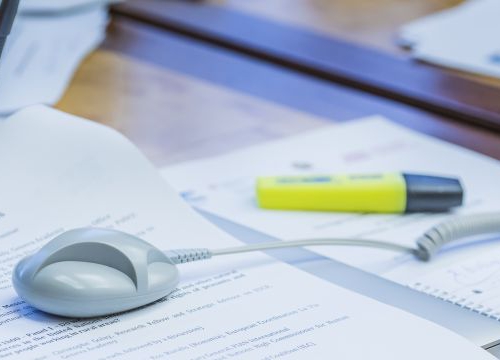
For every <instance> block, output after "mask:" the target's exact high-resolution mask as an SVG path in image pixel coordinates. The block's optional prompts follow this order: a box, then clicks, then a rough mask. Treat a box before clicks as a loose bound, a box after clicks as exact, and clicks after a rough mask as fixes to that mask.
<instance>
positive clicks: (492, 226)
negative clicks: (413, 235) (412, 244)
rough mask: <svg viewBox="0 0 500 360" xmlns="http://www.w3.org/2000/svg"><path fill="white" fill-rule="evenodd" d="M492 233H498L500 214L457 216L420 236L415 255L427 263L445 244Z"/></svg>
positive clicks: (499, 231)
mask: <svg viewBox="0 0 500 360" xmlns="http://www.w3.org/2000/svg"><path fill="white" fill-rule="evenodd" d="M493 233H500V212H494V213H484V214H475V215H463V216H457V217H454V218H452V219H449V220H446V221H443V222H442V223H440V224H438V225H436V226H434V227H433V228H431V229H429V230H428V231H426V232H425V233H424V234H423V235H422V236H420V238H418V239H417V246H418V249H417V252H416V255H417V257H418V258H419V259H421V260H425V261H429V260H430V259H431V258H432V257H433V256H434V255H435V254H436V253H437V252H438V251H439V250H440V249H441V248H442V247H443V246H444V245H446V244H447V243H450V242H452V241H456V240H460V239H464V238H467V237H471V236H475V235H482V234H493Z"/></svg>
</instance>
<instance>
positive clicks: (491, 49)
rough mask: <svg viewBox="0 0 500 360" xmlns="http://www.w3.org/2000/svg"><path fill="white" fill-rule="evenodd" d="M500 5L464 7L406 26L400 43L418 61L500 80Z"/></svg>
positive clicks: (477, 1)
mask: <svg viewBox="0 0 500 360" xmlns="http://www.w3.org/2000/svg"><path fill="white" fill-rule="evenodd" d="M499 15H500V1H498V0H469V1H467V2H465V3H464V4H462V5H460V6H457V7H455V8H452V9H450V10H446V11H443V12H440V13H437V14H433V15H431V16H428V17H425V18H423V19H419V20H416V21H414V22H412V23H410V24H407V25H405V26H404V27H403V28H402V29H401V32H400V43H401V44H402V45H403V46H407V47H410V48H411V49H412V51H413V55H414V57H415V58H416V59H419V60H423V61H426V62H431V63H435V64H438V65H441V66H446V67H451V68H456V69H459V70H463V71H469V72H473V73H478V74H483V75H488V76H495V77H500V41H499V38H498V35H499V34H500V21H498V18H499Z"/></svg>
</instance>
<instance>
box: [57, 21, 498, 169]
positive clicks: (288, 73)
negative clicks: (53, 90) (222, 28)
mask: <svg viewBox="0 0 500 360" xmlns="http://www.w3.org/2000/svg"><path fill="white" fill-rule="evenodd" d="M57 107H58V108H59V109H62V110H64V111H67V112H69V113H73V114H76V115H80V116H83V117H86V118H90V119H94V120H96V121H99V122H101V123H104V124H108V125H110V126H112V127H114V128H116V129H118V130H119V131H121V132H123V133H124V134H125V135H126V136H128V137H129V138H130V139H131V140H132V141H133V142H134V143H136V144H137V145H138V146H139V147H140V148H141V149H142V150H143V151H144V152H145V153H146V155H147V156H148V157H149V158H150V159H151V160H152V161H153V162H154V163H155V164H157V165H165V164H170V163H173V162H178V161H183V160H187V159H193V158H199V157H203V156H207V155H214V154H220V153H224V152H227V151H230V150H232V149H236V148H241V147H244V146H248V145H250V144H255V143H259V142H263V141H266V140H270V139H275V138H279V137H282V136H288V135H290V134H294V133H299V132H302V131H305V130H307V129H310V128H315V127H318V126H325V125H329V124H332V123H335V122H338V121H346V120H350V119H353V118H357V117H362V116H369V115H373V114H381V115H385V116H387V117H388V118H390V119H391V120H393V121H395V122H398V123H401V124H404V125H406V126H408V127H410V128H414V129H417V130H419V131H422V132H424V133H427V134H430V135H433V136H436V137H439V138H442V139H445V140H448V141H451V142H454V143H457V144H460V145H463V146H466V147H469V148H471V149H474V150H477V151H479V152H482V153H484V154H487V155H490V156H493V157H496V158H500V135H499V134H497V133H495V132H492V131H489V130H487V129H485V128H482V127H478V126H474V125H469V124H466V123H463V122H459V121H457V120H456V119H454V118H451V117H445V116H440V115H436V114H435V113H432V112H428V111H425V110H421V109H417V108H415V107H412V106H408V105H405V104H402V103H399V102H396V101H394V100H391V99H384V98H381V97H379V96H376V95H372V94H368V93H366V92H363V91H359V90H355V89H352V88H350V87H346V86H343V85H338V84H332V83H330V82H328V81H322V80H318V79H316V78H314V77H311V76H307V75H304V74H302V73H298V72H296V71H293V70H290V69H286V68H282V67H277V66H275V65H273V64H269V63H266V62H260V61H255V59H252V58H249V57H247V56H243V55H241V54H237V53H235V52H232V51H229V50H224V49H220V48H218V47H216V46H213V45H210V44H207V43H205V42H202V41H196V40H191V39H188V38H186V37H183V36H181V35H176V34H173V33H169V32H165V31H163V30H162V29H159V28H157V27H154V26H151V25H148V24H145V23H141V22H137V21H134V20H130V19H128V18H125V17H120V16H115V19H114V21H113V22H112V24H111V26H110V29H109V33H108V37H107V40H106V41H105V43H104V44H103V45H102V46H101V48H100V49H99V50H98V51H97V52H95V53H94V54H92V55H91V56H90V57H88V58H87V59H86V61H85V62H84V63H83V65H82V66H81V67H80V69H79V70H78V72H77V74H76V76H75V78H74V81H73V82H72V84H71V86H70V88H69V89H68V91H67V93H66V94H65V96H64V98H63V99H62V100H61V102H60V103H59V104H58V106H57Z"/></svg>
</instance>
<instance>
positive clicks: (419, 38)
mask: <svg viewBox="0 0 500 360" xmlns="http://www.w3.org/2000/svg"><path fill="white" fill-rule="evenodd" d="M497 6H498V0H469V1H464V2H462V3H461V4H459V5H456V6H454V7H451V8H448V9H446V10H442V11H439V12H436V13H433V14H430V15H428V16H425V17H423V18H419V19H416V20H414V21H412V22H410V23H408V24H405V25H404V26H403V27H402V28H401V29H400V31H399V34H398V41H399V42H400V44H401V45H403V46H409V47H412V46H416V45H418V44H419V43H421V42H424V41H427V40H432V38H433V37H434V36H436V34H438V35H439V33H440V32H443V31H446V32H447V31H449V30H451V29H452V28H454V27H456V26H460V25H463V24H464V22H465V23H470V22H476V23H477V22H478V19H484V18H489V17H490V16H491V15H494V14H495V11H493V12H492V10H495V9H496V8H497ZM468 30H469V31H474V29H473V28H472V27H469V28H468Z"/></svg>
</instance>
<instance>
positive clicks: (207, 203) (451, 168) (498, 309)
mask: <svg viewBox="0 0 500 360" xmlns="http://www.w3.org/2000/svg"><path fill="white" fill-rule="evenodd" d="M242 164H244V165H242ZM386 171H404V172H414V173H424V174H436V175H444V176H458V177H460V178H461V180H462V182H463V185H464V187H465V189H466V192H465V206H464V207H462V208H461V209H459V210H457V211H456V213H476V212H485V211H493V210H496V211H498V209H499V207H500V205H499V204H500V188H498V186H497V184H496V182H495V181H492V179H496V178H500V164H499V163H498V162H497V161H495V160H493V159H490V158H488V157H485V156H482V155H479V154H477V153H474V152H472V151H468V150H466V149H463V148H460V147H458V146H454V145H451V144H448V143H445V142H442V141H439V140H436V139H433V138H430V137H427V136H424V135H421V134H417V133H415V132H412V131H410V130H408V129H405V128H403V127H401V126H398V125H395V124H393V123H391V122H389V121H388V120H385V119H383V118H381V117H373V118H367V119H363V120H358V121H353V122H350V123H348V124H344V125H336V126H331V127H329V128H324V129H320V130H314V131H311V132H308V133H305V134H304V135H299V136H295V137H290V138H286V139H284V140H278V141H274V142H269V143H266V144H264V145H260V146H255V147H251V148H248V149H245V150H241V151H238V152H235V153H232V154H229V155H225V156H219V157H215V158H209V159H206V160H200V161H195V162H191V163H185V164H180V165H174V166H171V167H167V168H165V169H164V170H163V175H164V177H165V179H166V180H167V181H168V182H169V183H170V184H171V185H172V186H173V187H174V188H175V189H177V190H178V191H179V193H181V194H182V195H183V197H184V198H185V199H186V200H187V201H188V202H189V203H190V204H191V205H193V206H195V207H198V208H200V209H203V210H205V211H208V212H212V213H215V214H217V215H219V216H222V217H225V218H228V219H230V220H232V221H235V222H237V223H240V224H243V225H246V226H249V227H251V228H254V229H257V230H259V231H262V232H265V233H267V234H269V235H272V236H275V237H278V238H281V239H283V240H293V239H307V238H325V237H326V238H327V237H362V238H369V239H377V240H384V241H391V242H395V243H399V244H404V245H408V246H415V240H416V238H417V237H418V236H419V235H420V234H422V233H423V232H424V231H426V230H427V229H429V228H430V227H431V226H433V225H435V224H437V223H438V222H440V221H442V220H444V219H446V218H447V217H448V216H450V215H449V214H445V215H440V214H436V215H429V214H412V215H404V216H401V215H363V214H342V213H321V212H301V211H273V210H262V209H259V208H258V207H257V205H256V202H255V194H254V184H255V179H256V177H257V176H263V175H284V174H322V173H371V172H373V173H380V172H386ZM486 174H487V175H486ZM471 248H472V249H475V251H474V252H470V250H471ZM499 249H500V243H498V242H495V241H489V242H488V241H483V242H481V243H479V244H475V245H474V247H471V246H466V244H459V245H454V246H453V247H452V248H450V249H448V251H444V252H443V253H442V254H440V256H439V257H437V258H436V259H435V260H434V262H435V263H433V264H432V265H428V264H421V263H419V262H418V261H416V260H415V259H413V258H412V257H410V256H407V255H399V254H397V253H393V252H390V251H386V250H377V249H371V248H358V247H352V248H350V247H316V248H311V250H313V251H316V252H318V253H320V254H323V255H325V256H329V257H332V258H335V259H337V260H340V261H343V262H346V263H348V264H351V265H354V266H356V267H360V268H362V269H364V270H367V271H370V272H374V273H376V274H379V275H381V276H385V277H387V278H390V279H393V280H396V281H398V282H400V283H402V284H406V285H409V286H413V285H414V284H415V282H417V280H418V278H419V277H422V276H424V275H427V274H429V276H428V277H426V279H427V280H426V281H427V284H428V285H429V286H431V287H435V288H436V287H441V286H442V284H441V283H440V282H437V279H436V282H434V281H433V276H431V275H432V274H433V272H434V271H443V272H446V271H447V270H448V268H449V267H457V266H458V267H459V266H461V264H462V263H463V261H465V260H466V259H467V260H470V261H481V259H482V258H483V257H484V256H486V255H487V256H490V254H491V252H492V250H495V251H496V253H497V254H498V250H499ZM497 258H498V260H499V261H500V255H498V256H497ZM413 266H415V267H417V269H416V270H412V267H413ZM496 279H497V280H498V281H500V274H498V275H496ZM444 288H446V287H443V289H444ZM492 290H493V289H488V291H492ZM469 293H470V289H467V288H464V289H463V294H468V295H469ZM470 295H474V293H470ZM478 304H479V305H483V306H485V307H486V304H482V303H481V302H479V303H478ZM494 314H495V316H496V317H499V316H500V304H497V305H495V307H494V311H491V312H490V313H489V314H488V315H494Z"/></svg>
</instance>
